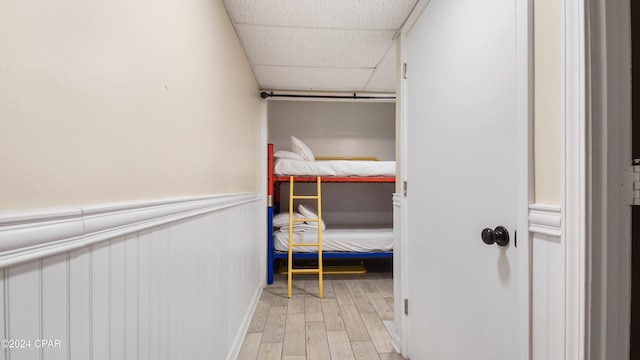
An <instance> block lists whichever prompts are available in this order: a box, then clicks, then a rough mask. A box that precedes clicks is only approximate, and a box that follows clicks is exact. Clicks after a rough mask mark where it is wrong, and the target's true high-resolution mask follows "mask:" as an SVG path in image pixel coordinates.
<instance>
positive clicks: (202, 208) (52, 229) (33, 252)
mask: <svg viewBox="0 0 640 360" xmlns="http://www.w3.org/2000/svg"><path fill="white" fill-rule="evenodd" d="M261 199H262V197H261V196H260V195H259V194H257V193H246V194H228V195H215V196H206V197H188V198H177V199H167V200H155V201H139V202H126V203H112V204H101V205H89V206H84V207H82V208H57V209H44V210H33V211H25V212H21V213H14V214H12V213H9V212H5V213H2V214H0V268H2V267H6V266H11V265H15V264H17V263H20V262H25V261H29V260H34V259H37V258H41V257H44V256H50V255H55V254H59V253H63V252H66V251H70V250H73V249H77V248H80V247H83V246H87V245H90V244H93V243H96V242H100V241H104V240H108V239H111V238H114V237H118V236H122V235H125V234H129V233H133V232H136V231H140V230H143V229H147V228H150V227H154V226H159V225H163V224H167V223H170V222H174V221H177V220H181V219H185V218H189V217H193V216H197V215H201V214H205V213H209V212H212V211H217V210H221V209H224V208H228V207H232V206H238V205H241V204H245V203H249V202H254V201H258V200H261Z"/></svg>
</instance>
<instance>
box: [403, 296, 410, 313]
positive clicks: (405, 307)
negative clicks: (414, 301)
mask: <svg viewBox="0 0 640 360" xmlns="http://www.w3.org/2000/svg"><path fill="white" fill-rule="evenodd" d="M404 314H405V315H409V299H404Z"/></svg>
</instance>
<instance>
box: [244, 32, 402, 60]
mask: <svg viewBox="0 0 640 360" xmlns="http://www.w3.org/2000/svg"><path fill="white" fill-rule="evenodd" d="M237 29H238V34H239V37H240V41H241V42H242V44H243V46H244V49H245V51H246V53H247V57H248V58H249V61H250V62H251V63H252V64H254V65H288V66H307V67H341V68H349V67H356V68H363V67H365V68H374V67H375V66H376V65H378V62H379V61H380V59H382V56H383V55H384V54H385V52H386V51H387V49H388V48H389V46H390V44H391V42H392V41H393V38H394V37H395V35H396V32H395V31H393V30H391V31H352V30H333V29H303V28H283V27H263V26H251V25H239V26H238V27H237Z"/></svg>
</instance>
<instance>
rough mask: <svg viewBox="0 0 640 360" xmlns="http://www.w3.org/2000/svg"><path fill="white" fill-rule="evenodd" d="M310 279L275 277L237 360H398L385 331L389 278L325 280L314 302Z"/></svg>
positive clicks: (367, 276)
mask: <svg viewBox="0 0 640 360" xmlns="http://www.w3.org/2000/svg"><path fill="white" fill-rule="evenodd" d="M317 294H318V281H317V278H316V276H314V275H304V276H294V280H293V297H292V298H291V299H287V278H286V276H285V275H276V276H275V279H274V284H273V285H270V286H268V287H267V288H266V289H264V290H263V293H262V297H261V298H260V301H259V303H258V306H257V308H256V311H255V313H254V316H253V319H252V321H251V324H250V326H249V330H248V332H247V335H246V337H245V340H244V343H243V345H242V349H241V350H240V355H239V356H238V359H239V360H249V359H251V360H256V359H260V360H261V359H278V360H280V359H282V360H285V359H286V360H305V359H307V360H309V359H322V360H328V359H333V360H338V359H340V360H343V359H345V360H347V359H354V360H355V359H362V360H372V359H380V360H402V356H400V355H399V354H397V353H395V351H394V349H393V346H392V340H391V336H390V334H389V331H388V328H387V326H393V321H392V320H393V279H392V278H391V273H370V274H365V275H354V276H345V275H333V276H331V275H327V276H325V280H324V294H323V295H324V296H323V298H322V299H320V298H318V297H317Z"/></svg>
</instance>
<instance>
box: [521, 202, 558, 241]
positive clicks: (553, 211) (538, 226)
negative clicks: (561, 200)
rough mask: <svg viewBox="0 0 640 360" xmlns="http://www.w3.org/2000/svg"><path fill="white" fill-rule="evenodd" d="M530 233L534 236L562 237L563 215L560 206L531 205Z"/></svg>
mask: <svg viewBox="0 0 640 360" xmlns="http://www.w3.org/2000/svg"><path fill="white" fill-rule="evenodd" d="M529 231H530V232H531V233H533V234H544V235H551V236H560V235H562V214H561V211H560V207H559V206H551V205H542V204H531V205H529Z"/></svg>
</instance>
